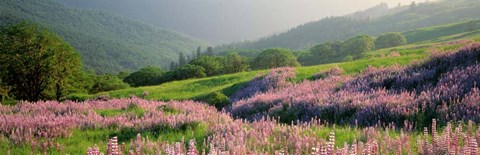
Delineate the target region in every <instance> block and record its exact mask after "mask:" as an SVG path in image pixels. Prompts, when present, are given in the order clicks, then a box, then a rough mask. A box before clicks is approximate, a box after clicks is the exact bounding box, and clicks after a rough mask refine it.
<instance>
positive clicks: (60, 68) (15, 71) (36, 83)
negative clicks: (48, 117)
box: [0, 22, 83, 101]
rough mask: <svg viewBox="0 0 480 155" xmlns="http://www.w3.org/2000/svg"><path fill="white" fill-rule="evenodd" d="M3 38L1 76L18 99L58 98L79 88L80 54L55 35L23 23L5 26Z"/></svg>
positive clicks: (2, 33) (1, 33)
mask: <svg viewBox="0 0 480 155" xmlns="http://www.w3.org/2000/svg"><path fill="white" fill-rule="evenodd" d="M0 39H1V40H2V42H0V64H2V65H1V66H0V73H2V74H1V75H0V78H1V79H2V81H3V83H4V85H5V86H9V87H10V88H11V92H10V93H11V94H12V96H13V97H14V98H15V99H17V100H28V101H38V100H41V99H53V98H54V99H57V100H59V99H60V98H61V97H64V96H65V95H66V94H69V93H71V92H72V91H75V88H79V86H78V85H77V84H79V83H77V82H76V80H77V78H78V75H79V74H81V72H82V71H83V70H82V63H81V60H80V56H79V55H78V54H77V53H75V52H74V51H73V48H72V47H71V46H70V45H68V44H67V43H66V42H64V41H63V40H62V39H60V38H59V37H58V36H56V35H55V34H53V33H51V32H49V31H47V30H45V29H41V28H39V27H38V26H36V25H31V24H29V23H26V22H22V23H20V24H16V25H12V26H8V27H5V28H3V30H1V31H0ZM80 84H81V83H80Z"/></svg>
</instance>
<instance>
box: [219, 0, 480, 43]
mask: <svg viewBox="0 0 480 155" xmlns="http://www.w3.org/2000/svg"><path fill="white" fill-rule="evenodd" d="M479 14H480V1H479V0H455V1H449V0H441V1H434V2H423V3H414V5H406V6H400V7H398V6H396V7H394V8H390V9H386V7H385V6H383V5H377V6H376V7H373V8H371V9H368V10H366V11H363V12H362V11H361V12H357V13H355V14H350V15H347V16H338V17H327V18H324V19H322V20H319V21H315V22H309V23H306V24H303V25H300V26H297V27H295V28H292V29H290V30H289V31H287V32H284V33H280V34H276V35H272V36H269V37H265V38H262V39H259V40H257V41H245V42H239V43H235V44H228V45H225V46H223V47H221V48H247V49H264V48H271V47H283V48H291V49H303V48H307V47H311V46H313V45H315V44H319V43H323V42H327V41H334V40H345V39H347V38H349V37H352V36H355V35H358V34H368V35H379V34H381V33H385V32H403V31H408V30H412V29H416V28H421V27H428V26H434V25H441V24H448V23H455V22H463V21H469V20H475V19H479V16H478V15H479Z"/></svg>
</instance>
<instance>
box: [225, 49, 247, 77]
mask: <svg viewBox="0 0 480 155" xmlns="http://www.w3.org/2000/svg"><path fill="white" fill-rule="evenodd" d="M226 59H227V61H225V62H224V66H225V73H238V72H243V71H246V70H247V69H248V67H249V65H248V61H247V58H245V57H242V56H240V55H239V54H238V53H231V54H229V55H228V56H227V57H226Z"/></svg>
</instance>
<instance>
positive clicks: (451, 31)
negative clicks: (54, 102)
mask: <svg viewBox="0 0 480 155" xmlns="http://www.w3.org/2000/svg"><path fill="white" fill-rule="evenodd" d="M474 22H475V23H476V25H477V26H476V27H475V30H478V29H480V26H478V25H480V21H474ZM467 23H468V22H462V23H454V24H447V25H440V26H433V27H426V28H421V29H416V30H412V31H407V32H404V33H403V35H405V37H406V38H407V40H408V42H409V43H418V42H424V41H442V37H445V36H452V35H458V36H462V35H468V34H470V32H466V31H465V30H466V24H467ZM463 37H465V36H463ZM459 38H462V37H459ZM459 38H458V39H459Z"/></svg>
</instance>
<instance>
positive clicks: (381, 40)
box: [375, 32, 407, 49]
mask: <svg viewBox="0 0 480 155" xmlns="http://www.w3.org/2000/svg"><path fill="white" fill-rule="evenodd" d="M405 44H407V38H405V36H403V34H401V33H396V32H391V33H385V34H382V35H380V36H378V37H377V39H375V47H376V48H377V49H382V48H389V47H396V46H401V45H405Z"/></svg>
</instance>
